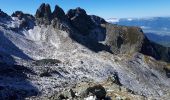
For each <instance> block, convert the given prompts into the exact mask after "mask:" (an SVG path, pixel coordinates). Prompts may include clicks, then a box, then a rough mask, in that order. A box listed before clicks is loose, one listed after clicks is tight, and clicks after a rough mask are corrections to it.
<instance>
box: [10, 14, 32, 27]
mask: <svg viewBox="0 0 170 100" xmlns="http://www.w3.org/2000/svg"><path fill="white" fill-rule="evenodd" d="M11 16H12V17H17V18H18V19H19V20H20V26H19V28H25V29H32V28H33V27H34V26H35V18H34V16H32V15H30V14H24V13H23V12H22V11H16V12H14V13H13V14H12V15H11Z"/></svg>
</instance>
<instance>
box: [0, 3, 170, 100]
mask: <svg viewBox="0 0 170 100" xmlns="http://www.w3.org/2000/svg"><path fill="white" fill-rule="evenodd" d="M4 16H6V17H4ZM0 35H1V37H0V61H1V66H2V68H1V69H0V77H1V78H0V81H1V83H0V87H1V90H0V94H1V96H0V99H2V100H10V99H11V98H13V97H15V99H21V100H22V99H24V98H27V99H40V100H41V99H49V98H50V97H51V96H52V95H54V94H60V92H61V91H62V90H65V89H67V88H72V87H74V85H75V84H78V83H79V82H82V81H84V82H87V83H88V82H90V81H93V82H94V83H96V82H99V83H100V82H102V81H104V80H106V79H107V78H108V77H109V76H110V77H111V78H113V79H114V75H116V77H117V78H116V79H117V81H119V82H120V84H119V85H120V86H123V87H125V88H127V89H130V90H132V91H134V93H135V94H136V95H141V96H143V97H144V96H145V97H146V98H153V99H160V98H163V97H167V98H168V95H169V94H168V93H169V91H170V86H169V84H170V80H169V76H168V75H169V68H168V65H167V63H166V62H159V61H157V60H155V59H154V58H156V59H158V60H164V61H167V62H169V61H170V58H169V54H170V53H169V48H165V47H163V46H161V45H157V44H156V43H152V42H150V41H149V40H148V39H147V38H146V37H145V35H144V34H143V32H142V30H141V29H140V28H138V27H126V26H118V25H112V24H110V23H107V22H106V21H105V20H104V19H102V18H100V17H98V16H95V15H87V13H86V11H85V10H83V9H82V8H76V9H71V10H69V11H68V13H67V14H65V13H64V11H63V10H62V9H61V8H60V7H59V6H56V7H55V9H54V11H53V12H52V11H51V9H50V6H49V5H48V4H42V5H41V6H40V8H39V9H38V10H37V13H36V15H35V17H34V16H32V15H29V14H24V13H22V12H20V11H17V12H15V13H14V14H13V15H12V17H11V16H8V15H7V14H5V13H3V12H2V11H1V13H0ZM164 51H166V52H164ZM144 54H146V55H144ZM149 56H151V57H149ZM6 72H7V73H6ZM17 73H21V74H17ZM13 74H14V75H16V76H15V77H14V76H13ZM10 91H12V92H10ZM54 99H56V98H54Z"/></svg>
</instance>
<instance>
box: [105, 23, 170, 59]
mask: <svg viewBox="0 0 170 100" xmlns="http://www.w3.org/2000/svg"><path fill="white" fill-rule="evenodd" d="M104 27H105V29H106V40H105V41H106V45H108V46H110V49H111V51H112V52H113V53H114V54H132V53H135V52H140V53H143V54H145V55H148V56H152V57H154V58H155V59H157V60H163V61H167V62H170V49H169V48H168V47H164V46H162V45H159V44H156V43H154V42H152V41H150V40H148V38H147V37H146V36H145V35H144V33H143V31H142V29H141V28H138V27H127V26H118V25H112V24H109V23H107V24H104Z"/></svg>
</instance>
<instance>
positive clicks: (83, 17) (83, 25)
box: [67, 8, 94, 35]
mask: <svg viewBox="0 0 170 100" xmlns="http://www.w3.org/2000/svg"><path fill="white" fill-rule="evenodd" d="M67 16H68V18H69V19H70V21H71V24H72V25H73V27H75V28H76V29H77V30H78V31H79V32H80V34H82V35H87V34H89V32H90V30H91V29H93V28H94V23H93V21H92V20H91V18H90V16H88V15H87V14H86V11H85V10H84V9H82V8H76V9H70V10H69V11H68V13H67Z"/></svg>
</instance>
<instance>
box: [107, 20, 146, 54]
mask: <svg viewBox="0 0 170 100" xmlns="http://www.w3.org/2000/svg"><path fill="white" fill-rule="evenodd" d="M104 27H105V28H106V35H107V37H106V44H107V45H109V46H110V47H111V50H112V51H113V53H114V54H119V53H134V52H137V51H139V50H140V48H141V47H142V42H143V39H144V34H143V32H142V30H141V29H140V28H137V27H126V26H117V25H112V24H109V23H107V24H105V26H104Z"/></svg>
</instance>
